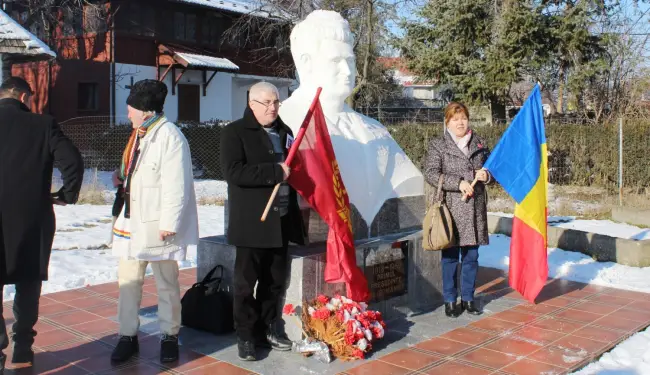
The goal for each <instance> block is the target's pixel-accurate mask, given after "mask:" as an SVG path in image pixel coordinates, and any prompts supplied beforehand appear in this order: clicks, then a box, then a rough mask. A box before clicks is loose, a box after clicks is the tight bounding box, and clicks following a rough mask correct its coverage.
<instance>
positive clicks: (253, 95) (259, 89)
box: [248, 82, 280, 100]
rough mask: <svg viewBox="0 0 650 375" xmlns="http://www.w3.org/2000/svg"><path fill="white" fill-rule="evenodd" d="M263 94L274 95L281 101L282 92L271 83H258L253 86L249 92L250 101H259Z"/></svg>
mask: <svg viewBox="0 0 650 375" xmlns="http://www.w3.org/2000/svg"><path fill="white" fill-rule="evenodd" d="M263 92H266V93H274V94H275V96H276V97H277V98H278V100H280V91H278V88H277V87H275V85H274V84H272V83H269V82H258V83H256V84H254V85H253V86H251V88H250V90H249V91H248V99H249V100H257V99H259V95H260V94H261V93H263Z"/></svg>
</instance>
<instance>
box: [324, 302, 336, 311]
mask: <svg viewBox="0 0 650 375" xmlns="http://www.w3.org/2000/svg"><path fill="white" fill-rule="evenodd" d="M325 307H327V309H328V310H329V311H334V310H336V307H334V305H332V304H331V303H328V304H327V305H325Z"/></svg>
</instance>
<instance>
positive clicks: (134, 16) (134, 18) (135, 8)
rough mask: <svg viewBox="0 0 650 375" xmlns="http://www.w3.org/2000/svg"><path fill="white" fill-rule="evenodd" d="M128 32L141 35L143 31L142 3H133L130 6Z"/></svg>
mask: <svg viewBox="0 0 650 375" xmlns="http://www.w3.org/2000/svg"><path fill="white" fill-rule="evenodd" d="M128 11H129V13H128V17H129V22H128V32H129V33H130V34H135V35H140V33H141V32H142V20H141V19H142V12H141V10H140V4H138V3H131V4H130V6H129V7H128Z"/></svg>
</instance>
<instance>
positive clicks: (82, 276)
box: [3, 205, 224, 301]
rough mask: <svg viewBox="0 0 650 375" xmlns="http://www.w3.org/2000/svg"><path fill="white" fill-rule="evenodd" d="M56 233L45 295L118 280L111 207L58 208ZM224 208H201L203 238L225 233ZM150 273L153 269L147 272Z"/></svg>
mask: <svg viewBox="0 0 650 375" xmlns="http://www.w3.org/2000/svg"><path fill="white" fill-rule="evenodd" d="M55 212H56V218H57V232H56V234H55V236H54V244H53V246H52V248H53V249H52V256H51V258H50V270H49V280H48V281H46V282H45V283H43V294H47V293H54V292H60V291H63V290H68V289H74V288H81V287H84V286H87V285H95V284H101V283H106V282H111V281H116V280H117V262H118V258H117V257H114V256H113V255H111V249H110V248H107V245H108V243H109V240H110V231H111V222H112V221H111V206H110V205H104V206H92V205H80V206H65V207H60V206H56V207H55ZM223 219H224V215H223V207H221V206H199V234H200V236H201V237H206V236H215V235H220V234H223V230H224V227H223ZM179 265H180V266H181V267H182V268H186V267H195V266H196V247H195V246H194V247H191V248H189V249H188V252H187V260H186V261H184V262H180V263H179ZM147 273H151V269H147ZM14 294H15V287H14V286H13V285H8V286H6V287H5V288H4V293H3V300H5V301H6V300H8V299H13V297H14Z"/></svg>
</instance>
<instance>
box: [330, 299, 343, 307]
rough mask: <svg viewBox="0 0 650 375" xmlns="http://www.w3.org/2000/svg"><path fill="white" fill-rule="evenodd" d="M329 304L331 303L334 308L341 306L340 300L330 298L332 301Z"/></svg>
mask: <svg viewBox="0 0 650 375" xmlns="http://www.w3.org/2000/svg"><path fill="white" fill-rule="evenodd" d="M330 303H331V304H332V305H334V306H336V307H338V306H341V305H342V303H341V300H340V299H339V298H332V299H331V300H330Z"/></svg>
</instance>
